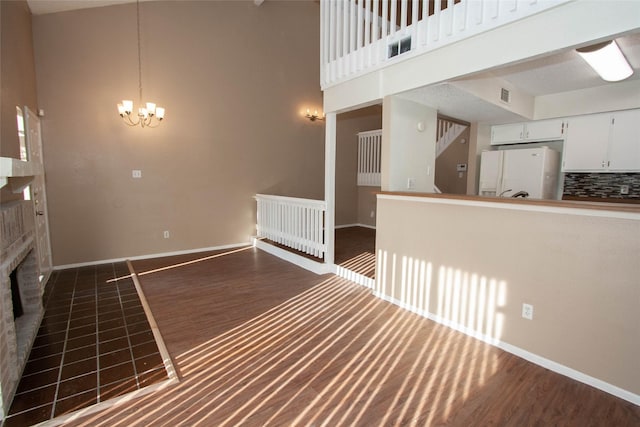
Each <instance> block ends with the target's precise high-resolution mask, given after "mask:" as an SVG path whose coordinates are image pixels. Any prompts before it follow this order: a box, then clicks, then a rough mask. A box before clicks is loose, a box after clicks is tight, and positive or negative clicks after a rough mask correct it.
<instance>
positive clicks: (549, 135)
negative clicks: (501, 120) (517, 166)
mask: <svg viewBox="0 0 640 427" xmlns="http://www.w3.org/2000/svg"><path fill="white" fill-rule="evenodd" d="M562 138H564V122H563V120H562V119H552V120H538V121H535V122H527V123H512V124H506V125H495V126H491V145H501V144H523V143H529V142H539V141H554V140H559V139H562Z"/></svg>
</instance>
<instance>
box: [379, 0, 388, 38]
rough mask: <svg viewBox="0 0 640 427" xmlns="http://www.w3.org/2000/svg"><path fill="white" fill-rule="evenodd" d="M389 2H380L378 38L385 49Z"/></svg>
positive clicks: (383, 0)
mask: <svg viewBox="0 0 640 427" xmlns="http://www.w3.org/2000/svg"><path fill="white" fill-rule="evenodd" d="M388 25H389V0H382V33H381V34H380V38H382V40H383V41H384V43H383V45H384V47H385V48H386V45H387V36H388V35H389V34H388V31H389V28H388Z"/></svg>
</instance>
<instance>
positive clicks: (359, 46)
mask: <svg viewBox="0 0 640 427" xmlns="http://www.w3.org/2000/svg"><path fill="white" fill-rule="evenodd" d="M363 2H364V0H358V33H357V35H356V70H362V51H363V43H362V31H363V29H362V25H363V22H362V14H363V8H364V4H363Z"/></svg>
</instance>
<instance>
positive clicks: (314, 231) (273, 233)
mask: <svg viewBox="0 0 640 427" xmlns="http://www.w3.org/2000/svg"><path fill="white" fill-rule="evenodd" d="M255 198H256V201H257V209H256V213H257V214H256V219H257V223H256V230H258V231H257V235H258V237H261V238H266V239H269V240H271V241H273V242H276V243H279V244H281V245H284V246H288V247H290V248H293V249H296V250H299V251H300V252H304V253H307V254H314V255H315V256H318V257H320V258H322V257H324V253H325V250H326V246H325V242H324V235H323V234H322V231H323V228H322V227H323V223H322V215H323V214H324V212H325V211H326V202H325V201H323V200H309V199H299V198H295V197H282V196H269V195H264V194H257V195H256V196H255Z"/></svg>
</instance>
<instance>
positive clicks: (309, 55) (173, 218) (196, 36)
mask: <svg viewBox="0 0 640 427" xmlns="http://www.w3.org/2000/svg"><path fill="white" fill-rule="evenodd" d="M141 24H142V60H143V64H142V67H143V89H144V95H143V96H144V100H145V101H146V100H153V101H155V102H157V103H158V104H159V105H162V106H164V107H166V109H167V110H166V111H167V113H166V120H165V122H164V123H163V124H162V125H161V126H160V127H158V128H155V129H141V128H139V127H135V128H133V127H127V126H125V125H124V124H123V123H122V120H121V119H120V118H119V117H118V115H117V111H116V103H117V102H119V101H120V100H121V99H123V98H132V99H134V102H135V103H136V104H137V103H138V99H137V98H138V79H137V74H138V65H137V50H136V14H135V4H127V5H119V6H110V7H103V8H92V9H85V10H79V11H73V12H63V13H57V14H49V15H40V16H35V17H34V18H33V25H34V40H35V52H36V71H37V81H38V96H39V100H40V106H41V108H44V109H45V111H46V116H45V118H44V120H43V135H44V140H45V148H44V150H45V170H46V173H47V184H48V198H49V205H50V206H49V212H50V223H51V234H52V246H53V257H54V264H55V265H65V264H70V263H81V262H92V261H98V260H105V259H112V258H120V257H129V256H138V255H148V254H157V253H165V252H172V251H181V250H192V249H197V248H205V247H214V246H220V245H227V244H235V243H240V242H247V241H248V240H249V237H250V236H251V235H253V234H254V233H255V230H254V224H255V201H254V200H253V198H252V197H253V195H254V194H255V193H268V194H279V195H287V196H295V197H308V198H317V199H321V198H323V193H324V126H323V122H315V123H311V122H310V121H308V120H306V119H304V118H303V117H302V111H303V110H304V109H305V108H311V109H312V110H313V109H315V108H317V109H318V110H320V109H321V105H322V94H321V91H320V88H319V52H318V49H319V47H318V46H319V42H318V37H319V6H318V4H317V3H315V2H287V1H283V2H280V1H269V2H265V3H264V4H262V6H260V7H256V6H255V5H254V4H253V2H252V1H238V2H235V1H234V2H217V1H211V2H202V1H181V2H144V3H141ZM133 169H139V170H141V171H142V179H135V180H134V179H132V177H131V173H132V170H133ZM164 230H169V231H170V234H171V238H170V239H164V238H163V231H164Z"/></svg>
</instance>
